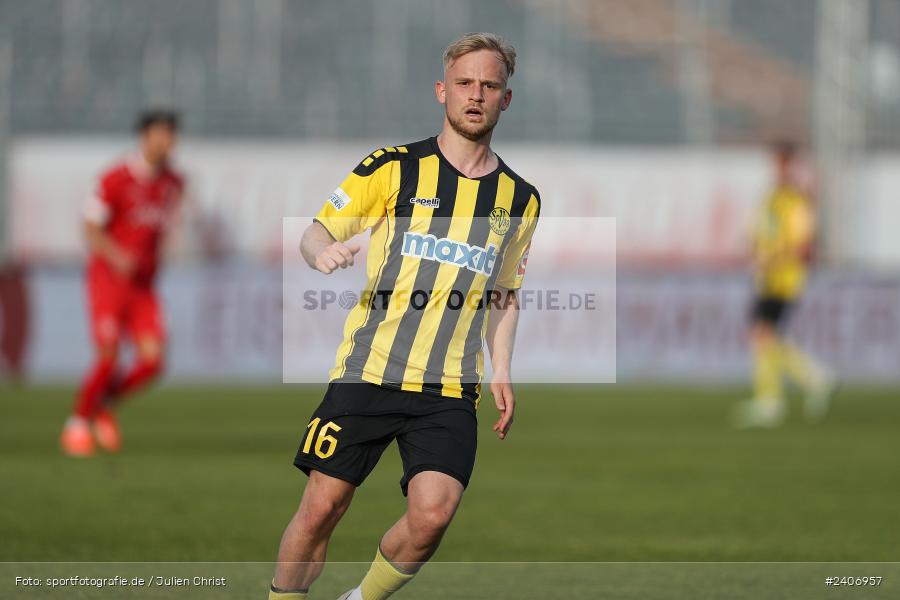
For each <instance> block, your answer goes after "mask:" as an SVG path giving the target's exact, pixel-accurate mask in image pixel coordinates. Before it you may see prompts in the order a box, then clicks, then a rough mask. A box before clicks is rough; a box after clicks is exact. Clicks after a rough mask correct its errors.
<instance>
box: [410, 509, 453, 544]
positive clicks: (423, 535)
mask: <svg viewBox="0 0 900 600" xmlns="http://www.w3.org/2000/svg"><path fill="white" fill-rule="evenodd" d="M455 508H456V507H455V503H453V502H436V503H429V504H427V505H425V506H421V507H418V508H416V509H414V510H413V511H412V512H411V515H410V516H411V517H412V522H413V531H414V532H415V535H416V537H417V538H419V540H418V541H419V542H420V545H422V546H428V545H430V544H431V543H433V542H435V541H437V540H440V538H441V536H442V535H444V532H445V531H446V530H447V527H449V526H450V521H451V520H453V513H454V510H455Z"/></svg>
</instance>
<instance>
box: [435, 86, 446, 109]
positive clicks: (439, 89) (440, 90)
mask: <svg viewBox="0 0 900 600" xmlns="http://www.w3.org/2000/svg"><path fill="white" fill-rule="evenodd" d="M434 95H435V96H436V97H437V101H438V102H440V103H441V104H444V103H445V102H447V88H446V87H445V86H444V82H443V81H435V82H434Z"/></svg>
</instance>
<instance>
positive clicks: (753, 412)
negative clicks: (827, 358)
mask: <svg viewBox="0 0 900 600" xmlns="http://www.w3.org/2000/svg"><path fill="white" fill-rule="evenodd" d="M795 155H796V150H795V148H794V146H793V145H792V144H790V143H785V142H782V143H778V144H776V145H774V146H773V148H772V158H773V162H774V167H775V173H776V181H775V186H774V189H773V190H772V192H771V194H770V195H769V197H768V198H767V199H766V200H765V202H764V203H763V205H762V206H761V207H760V212H759V215H758V218H757V221H756V224H755V231H754V237H755V240H754V243H755V247H754V256H753V259H754V269H755V285H756V300H755V303H754V306H753V313H752V318H751V328H750V344H751V350H752V353H753V388H754V390H753V391H754V395H753V398H752V399H751V400H749V401H747V402H744V403H743V404H741V405H740V406H738V409H737V412H736V414H735V424H736V425H737V426H738V427H775V426H778V425H780V424H781V423H782V422H783V421H784V419H785V416H786V410H785V402H784V389H783V381H784V379H785V378H788V379H790V380H792V381H793V382H794V383H796V384H797V385H798V386H800V388H802V389H803V391H804V393H805V399H804V407H803V408H804V415H805V417H806V419H807V420H810V421H817V420H820V419H822V418H823V417H824V416H825V414H826V413H827V412H828V405H829V400H830V397H831V393H832V391H833V389H834V385H835V384H834V378H833V376H832V375H831V374H830V373H829V372H828V370H827V369H826V368H825V367H824V366H822V365H820V364H819V363H817V362H816V361H815V360H813V358H812V357H810V356H809V355H807V354H806V353H804V352H803V351H802V350H800V348H798V347H797V346H795V345H794V344H792V343H791V342H789V341H788V340H787V339H786V338H785V335H784V330H785V326H786V322H787V317H788V315H789V313H790V312H791V310H792V308H793V307H794V306H795V304H796V303H797V300H798V299H799V298H800V296H801V294H802V293H803V289H804V287H805V284H806V278H807V270H808V267H807V265H808V261H809V256H810V250H811V248H812V243H813V239H814V236H815V216H814V214H813V209H812V205H811V203H810V200H809V198H808V197H807V196H806V195H805V194H804V193H803V191H801V190H800V189H799V187H798V186H797V185H796V184H795V183H794V177H793V165H794V158H795Z"/></svg>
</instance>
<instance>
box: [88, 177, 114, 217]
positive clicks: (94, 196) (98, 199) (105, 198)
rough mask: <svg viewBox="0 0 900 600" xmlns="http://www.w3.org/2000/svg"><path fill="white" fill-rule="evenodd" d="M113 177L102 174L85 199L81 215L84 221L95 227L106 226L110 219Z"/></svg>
mask: <svg viewBox="0 0 900 600" xmlns="http://www.w3.org/2000/svg"><path fill="white" fill-rule="evenodd" d="M115 188H116V186H115V177H114V175H113V173H111V172H109V173H104V174H103V175H102V176H101V177H100V178H99V179H98V181H97V184H96V186H95V187H94V191H93V192H91V194H90V195H89V196H88V197H87V199H86V200H85V202H84V206H83V207H82V211H81V214H82V216H83V217H84V219H85V221H87V222H89V223H93V224H95V225H100V226H103V225H106V224H107V223H109V221H110V219H111V218H112V215H113V211H114V209H115V198H116V189H115Z"/></svg>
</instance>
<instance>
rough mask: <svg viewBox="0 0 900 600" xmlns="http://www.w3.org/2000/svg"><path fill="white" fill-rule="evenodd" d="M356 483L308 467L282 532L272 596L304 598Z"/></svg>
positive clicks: (321, 563) (321, 566) (321, 564)
mask: <svg viewBox="0 0 900 600" xmlns="http://www.w3.org/2000/svg"><path fill="white" fill-rule="evenodd" d="M355 490H356V486H354V485H353V484H352V483H349V482H346V481H343V480H341V479H338V478H336V477H331V476H329V475H325V474H323V473H320V472H318V471H311V472H310V474H309V482H308V483H307V484H306V489H304V490H303V498H302V499H301V500H300V506H299V508H298V509H297V512H296V513H295V514H294V517H293V518H292V519H291V521H290V522H289V523H288V525H287V527H286V528H285V530H284V534H283V535H282V536H281V545H280V546H279V548H278V564H277V566H276V567H275V577H274V579H273V580H272V592H271V593H270V595H269V598H270V599H271V600H276V599H278V600H281V599H284V600H299V599H302V598H305V594H306V593H307V591H308V590H309V587H310V586H311V585H312V583H313V582H314V581H315V580H316V578H317V577H318V576H319V574H320V573H321V572H322V568H323V567H324V564H325V553H326V550H327V549H328V540H329V539H330V538H331V534H332V532H333V531H334V528H335V527H336V526H337V524H338V522H339V521H340V519H341V517H342V516H344V513H345V512H346V511H347V508H348V507H349V506H350V501H351V500H352V499H353V492H354V491H355Z"/></svg>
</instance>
